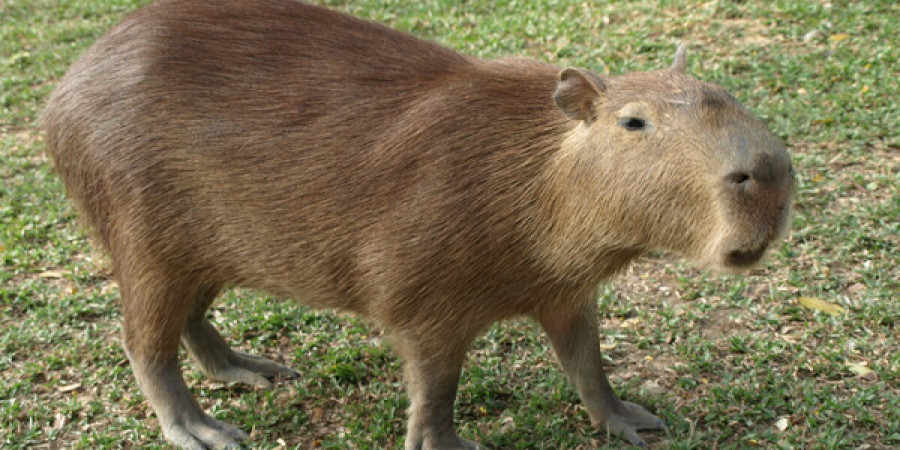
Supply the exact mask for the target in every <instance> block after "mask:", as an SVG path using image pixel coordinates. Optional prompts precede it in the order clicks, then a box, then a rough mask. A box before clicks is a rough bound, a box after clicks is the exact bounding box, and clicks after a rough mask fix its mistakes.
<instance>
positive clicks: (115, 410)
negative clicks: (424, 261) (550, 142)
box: [0, 0, 900, 449]
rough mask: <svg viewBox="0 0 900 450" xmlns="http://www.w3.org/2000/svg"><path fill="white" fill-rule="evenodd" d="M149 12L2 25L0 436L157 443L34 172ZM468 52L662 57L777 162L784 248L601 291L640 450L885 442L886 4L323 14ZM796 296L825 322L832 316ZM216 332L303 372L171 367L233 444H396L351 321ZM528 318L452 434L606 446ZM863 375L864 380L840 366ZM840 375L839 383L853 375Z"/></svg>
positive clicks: (889, 251) (364, 333) (366, 346)
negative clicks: (127, 20)
mask: <svg viewBox="0 0 900 450" xmlns="http://www.w3.org/2000/svg"><path fill="white" fill-rule="evenodd" d="M144 3H146V2H145V1H142V0H141V1H129V0H102V1H101V0H53V1H51V0H35V1H32V0H7V1H5V2H4V3H3V6H2V9H0V19H2V20H0V83H2V89H0V177H2V180H3V183H2V186H0V217H2V229H0V255H2V264H3V268H2V271H0V281H2V282H0V348H2V351H0V444H2V446H3V447H4V448H25V447H28V448H31V447H43V448H61V447H66V448H96V447H132V446H139V447H149V448H154V447H159V446H162V445H163V441H162V438H161V436H160V432H159V427H158V424H157V423H156V421H155V418H154V417H153V415H152V413H151V411H150V410H149V408H148V406H147V405H146V404H145V402H144V401H143V398H142V396H141V394H140V393H139V391H138V390H137V388H136V385H135V382H134V379H133V377H132V375H131V369H130V367H129V366H128V364H127V362H126V359H125V356H124V353H123V351H122V350H121V347H120V344H119V334H118V333H119V324H118V314H117V311H116V308H117V306H116V297H117V292H116V288H115V286H114V284H113V283H112V282H111V280H110V278H109V274H108V273H107V272H106V270H105V269H104V264H103V261H102V258H101V257H99V256H98V255H97V254H95V253H94V251H93V250H92V247H91V245H90V243H89V242H88V241H87V239H86V237H85V235H84V234H83V232H82V231H81V230H80V229H79V227H78V226H77V223H76V219H75V214H74V211H73V209H72V208H71V206H70V205H69V203H68V202H67V201H66V200H65V198H64V194H63V190H62V187H61V184H60V182H59V181H58V180H57V178H56V177H55V176H54V175H53V172H52V170H51V168H50V166H49V164H48V161H47V159H46V157H45V156H44V155H43V153H42V151H43V144H42V140H41V136H40V134H39V133H38V132H37V131H36V130H35V125H34V123H35V118H36V115H37V111H38V109H39V108H40V105H41V103H42V101H43V99H44V98H45V97H46V95H47V94H48V93H49V91H50V90H51V89H52V88H53V85H54V82H55V80H56V79H58V78H59V77H60V76H61V75H62V74H63V73H64V72H65V70H66V68H67V67H68V66H69V64H70V63H71V62H72V61H74V59H75V58H77V56H78V55H79V54H80V53H81V52H82V51H83V50H84V49H85V48H86V47H87V46H88V45H90V44H91V43H92V42H93V41H94V40H95V39H96V38H97V37H99V36H100V34H101V33H102V32H103V31H104V30H106V29H108V28H109V27H110V26H111V25H112V24H113V23H115V22H116V21H117V20H118V19H119V18H120V17H121V16H122V15H123V14H124V13H126V12H128V11H130V10H133V9H135V8H136V7H138V6H139V5H141V4H144ZM327 3H328V4H329V5H331V6H332V7H336V8H338V9H342V10H345V11H348V12H350V13H352V14H355V15H358V16H363V17H368V18H371V19H373V20H377V21H379V22H383V23H386V24H388V25H390V26H393V27H396V28H400V29H404V30H408V31H410V32H412V33H414V34H416V35H419V36H421V37H424V38H428V39H432V40H436V41H438V42H441V43H443V44H445V45H447V46H450V47H453V48H456V49H459V50H460V51H463V52H465V53H469V54H474V55H478V56H483V57H495V56H504V55H520V56H528V57H533V58H538V59H542V60H546V61H551V62H554V63H557V64H559V65H561V66H562V65H580V66H584V67H588V68H591V69H593V70H597V71H600V72H607V73H612V74H617V73H622V72H624V71H629V70H644V69H648V68H656V67H660V66H663V65H666V64H668V62H669V61H670V59H671V56H672V54H673V51H674V48H675V46H676V44H677V43H678V42H681V41H687V42H690V43H693V44H694V49H693V56H692V57H691V59H690V69H689V70H690V71H691V72H693V73H695V74H696V75H698V76H699V77H700V78H703V79H706V80H710V81H714V82H717V83H719V84H722V85H724V86H726V87H727V88H728V89H729V90H731V91H732V92H733V93H734V94H735V95H736V96H737V97H738V98H739V99H741V100H742V101H743V102H744V103H745V104H747V105H748V106H749V107H751V108H752V109H753V110H755V111H756V112H757V113H758V114H760V115H761V116H762V117H764V118H765V119H766V120H767V121H768V122H769V123H770V124H771V126H772V127H773V129H774V130H775V131H776V133H778V134H779V135H781V136H782V137H783V138H784V139H785V140H786V141H787V142H788V143H789V145H790V147H791V149H792V152H793V158H794V163H795V166H796V168H797V171H798V196H797V205H796V214H795V217H794V221H793V232H792V235H791V236H790V237H789V238H788V240H787V241H786V242H785V243H784V244H783V245H782V246H780V248H778V249H776V251H775V252H774V255H773V256H772V258H771V260H770V262H769V263H768V264H767V265H766V266H765V267H764V268H762V269H760V270H757V271H755V272H754V273H752V274H749V275H745V276H721V275H718V274H713V273H708V272H702V271H697V270H695V269H692V268H690V267H689V266H687V265H684V264H682V263H680V262H678V261H676V260H673V259H671V258H669V257H667V256H665V255H652V256H651V257H648V258H645V259H644V260H642V261H641V262H640V263H639V264H637V265H636V266H634V267H633V268H632V269H631V270H629V271H628V272H627V273H626V274H625V275H624V276H623V277H621V278H620V279H618V280H617V281H616V282H615V283H614V284H612V285H610V286H605V287H603V288H602V289H601V290H600V295H599V304H600V309H599V310H598V314H600V319H601V326H602V342H601V344H602V345H603V348H604V350H605V351H606V353H607V355H608V356H609V362H608V364H607V366H608V369H609V372H610V373H611V378H612V381H613V384H614V385H615V386H616V388H617V390H618V392H619V393H620V394H621V396H622V397H625V398H628V399H632V400H636V401H638V402H641V403H643V404H645V405H647V406H649V407H650V408H651V409H652V410H655V411H656V412H658V413H659V414H661V415H662V416H664V417H666V418H668V419H669V421H670V422H671V424H672V427H671V430H670V431H669V432H668V433H645V436H646V437H647V438H648V441H649V442H650V445H651V446H652V447H657V448H669V447H671V448H676V449H677V448H697V447H702V448H714V447H729V448H734V447H747V446H761V447H771V448H810V447H814V448H873V449H878V448H896V447H898V446H900V379H898V373H900V343H898V335H900V333H898V331H897V330H898V322H900V301H898V296H900V294H898V293H900V283H898V275H897V274H898V267H900V190H898V187H900V186H898V184H900V182H898V180H900V133H898V129H897V124H898V123H900V107H898V104H897V102H898V100H897V99H900V87H898V86H900V83H898V82H897V80H898V79H900V62H898V61H900V50H898V45H897V38H896V36H897V35H898V34H900V22H898V21H897V20H896V18H897V17H898V16H900V7H898V6H897V5H896V4H895V3H894V2H890V1H886V0H885V1H872V0H870V1H858V2H846V1H831V2H824V1H799V0H780V1H776V2H741V1H727V0H713V1H704V2H699V1H664V2H649V1H637V2H612V3H608V4H607V3H604V4H599V5H594V6H591V2H576V1H568V0H559V1H550V0H547V1H515V2H488V1H483V0H474V1H468V2H465V3H463V2H459V3H457V2H450V1H425V2H412V1H402V2H401V1H389V2H385V1H376V0H363V1H356V2H344V1H328V2H327ZM801 296H809V297H816V298H820V299H822V300H825V301H828V302H831V303H834V304H837V305H840V306H842V307H843V308H845V309H846V312H845V313H843V314H839V315H837V316H831V315H828V314H824V313H822V312H818V311H815V310H811V309H808V308H806V307H804V306H802V305H800V304H799V302H798V298H799V297H801ZM217 305H218V306H217V307H216V308H215V309H214V311H213V317H214V321H215V322H217V324H218V325H219V327H220V329H222V330H224V332H225V334H226V336H228V337H229V338H230V339H231V340H232V341H233V342H235V343H236V345H238V346H239V347H241V348H242V349H245V350H252V351H254V352H257V353H261V354H264V355H266V356H268V357H271V358H274V359H276V360H280V361H283V362H285V363H287V364H289V365H291V366H293V367H295V368H296V369H298V370H300V371H301V372H302V373H303V374H304V375H303V377H302V378H300V379H299V380H295V381H292V382H290V383H282V384H281V385H279V386H277V387H276V388H275V389H274V390H271V391H254V390H251V389H247V388H244V387H241V386H223V385H218V384H215V383H211V382H209V381H208V380H206V379H204V378H203V377H202V376H201V375H200V374H199V373H198V372H197V371H196V370H195V369H193V368H192V367H190V366H189V365H187V364H186V365H185V371H186V374H187V377H188V381H189V383H190V384H191V385H192V386H193V389H194V390H195V392H196V394H197V396H198V398H199V399H200V401H201V403H202V406H203V407H204V408H205V409H207V410H208V411H212V413H213V414H215V415H216V416H217V417H219V418H221V419H223V420H227V421H230V422H233V423H236V424H239V425H240V426H242V427H243V428H244V429H246V430H248V431H252V434H253V440H252V445H253V446H259V447H303V448H308V447H316V446H318V447H325V448H347V447H360V448H383V447H396V446H398V445H399V444H400V443H401V442H402V438H403V430H404V424H403V420H404V409H405V408H406V406H407V400H406V397H405V396H404V395H403V394H402V386H401V380H400V373H401V370H400V362H399V361H398V359H397V358H396V357H395V356H394V354H393V353H391V352H390V350H389V349H388V348H387V347H386V346H384V345H382V344H381V343H380V333H379V332H378V331H377V330H375V329H373V328H370V327H369V326H367V325H366V324H365V323H364V322H362V321H360V320H359V319H356V318H353V317H345V316H337V315H334V314H329V313H321V312H312V311H309V310H308V309H306V308H303V307H300V306H298V305H296V304H294V303H290V302H279V303H276V302H274V301H273V299H271V298H269V297H266V296H263V295H260V294H256V293H251V292H245V291H234V292H229V293H228V294H227V295H225V296H224V298H223V299H221V301H220V302H219V303H218V304H217ZM553 359H554V358H553V356H552V353H551V352H550V351H549V350H548V344H547V342H546V340H545V338H544V337H543V336H542V334H541V333H540V330H539V329H538V327H537V326H535V325H534V324H532V323H530V322H527V321H513V322H510V323H507V324H503V325H498V326H495V327H493V328H491V329H490V330H489V331H488V333H487V334H486V335H485V336H484V337H483V338H481V339H480V340H478V342H477V343H476V346H475V349H474V350H473V351H472V353H471V359H470V361H469V363H468V365H467V366H466V370H465V373H464V375H463V379H462V384H461V386H460V394H459V399H458V410H457V419H458V421H459V423H460V432H461V434H463V435H464V436H467V437H469V438H474V439H478V440H480V441H482V442H484V443H485V444H487V445H489V446H491V447H494V448H531V447H538V448H592V447H595V446H606V445H609V446H613V447H615V446H619V445H621V441H617V440H615V439H608V438H607V436H605V435H604V434H603V433H602V432H598V431H597V430H594V429H592V428H591V427H590V423H589V420H588V418H587V415H586V413H585V412H584V409H583V408H582V406H581V405H580V402H579V400H578V398H577V395H576V393H575V391H574V389H573V387H572V386H571V385H570V384H569V383H568V382H567V381H566V380H565V376H564V375H563V374H562V372H561V371H560V369H559V368H558V366H557V365H556V364H555V363H554V361H553ZM862 364H864V365H865V367H867V368H869V369H871V372H865V371H860V370H859V367H861V365H862ZM854 370H856V371H854Z"/></svg>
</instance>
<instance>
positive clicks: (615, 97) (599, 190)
mask: <svg viewBox="0 0 900 450" xmlns="http://www.w3.org/2000/svg"><path fill="white" fill-rule="evenodd" d="M684 69H685V52H684V47H682V48H679V51H678V52H677V54H676V56H675V62H674V63H673V64H672V66H671V67H669V68H668V69H666V70H660V71H652V72H640V73H630V74H626V75H622V76H616V77H605V76H599V75H596V74H593V73H590V72H587V71H584V70H580V69H566V70H563V71H562V72H561V73H560V76H559V84H558V86H557V91H556V93H555V97H554V98H555V101H556V103H557V105H558V106H559V107H560V109H562V111H563V112H564V113H565V114H566V115H567V116H568V117H569V118H571V119H573V120H575V121H577V122H579V123H578V124H577V126H575V127H574V128H573V131H572V132H571V134H570V135H569V136H568V137H567V139H566V142H565V144H564V145H563V148H562V151H561V153H560V155H559V157H558V158H557V160H556V161H555V163H554V169H553V170H552V171H551V172H552V175H551V179H550V184H551V185H552V186H551V196H552V197H553V199H552V201H551V203H550V204H552V205H554V206H552V209H553V210H554V212H553V215H554V216H557V217H556V218H555V220H554V221H555V222H556V223H555V225H554V226H553V228H554V230H553V233H556V234H558V236H559V238H558V240H557V241H556V246H557V247H558V248H565V247H569V250H572V248H571V243H572V242H574V240H575V239H582V240H586V241H588V242H591V244H590V245H594V246H598V247H596V248H595V249H594V250H595V251H596V250H597V249H598V248H599V249H603V248H609V249H611V248H612V247H614V246H615V244H619V245H621V244H625V245H626V246H630V247H631V248H632V249H634V250H635V252H636V253H640V252H642V251H646V250H650V249H663V250H669V251H673V252H676V253H678V254H682V255H684V256H686V257H688V258H689V259H691V260H694V261H695V262H698V263H699V264H700V265H703V266H711V267H716V268H723V269H728V270H734V269H740V268H745V267H750V266H752V265H754V264H755V263H757V262H758V261H759V260H760V259H761V258H762V256H763V254H764V253H765V250H766V249H767V248H768V247H769V246H770V245H771V243H772V242H773V240H775V239H776V238H778V237H779V236H780V235H781V234H782V233H783V232H784V230H785V229H786V227H787V222H788V217H789V213H790V210H791V197H792V193H793V188H794V181H793V178H794V176H793V170H792V168H791V161H790V157H789V155H788V153H787V151H786V150H785V147H784V145H783V143H782V142H781V140H780V139H779V138H778V137H776V136H775V135H774V134H773V133H772V132H771V131H769V129H768V128H767V127H766V125H765V124H763V123H762V122H761V121H760V120H759V119H757V118H756V117H755V116H754V115H753V114H752V113H750V112H749V111H748V110H747V109H745V108H744V107H743V106H741V105H740V104H739V103H738V102H737V100H735V99H734V97H732V96H731V95H730V94H729V93H728V92H726V91H725V90H724V89H722V88H721V87H719V86H716V85H714V84H710V83H705V82H701V81H698V80H696V79H694V78H692V77H690V76H688V75H685V73H684ZM582 245H584V244H582ZM620 248H621V247H620ZM575 253H578V252H577V251H576V252H572V253H570V254H575ZM558 256H560V255H558Z"/></svg>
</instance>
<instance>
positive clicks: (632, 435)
mask: <svg viewBox="0 0 900 450" xmlns="http://www.w3.org/2000/svg"><path fill="white" fill-rule="evenodd" d="M666 427H667V426H666V421H665V420H662V419H660V418H659V417H657V416H655V415H654V414H653V413H651V412H650V411H647V409H646V408H644V407H643V406H641V405H638V404H635V403H631V402H625V401H623V402H622V403H621V407H620V408H615V410H614V411H610V412H609V413H608V414H607V415H606V429H607V431H608V432H609V433H610V434H612V435H617V436H620V437H622V438H623V439H625V440H627V441H628V442H630V443H631V444H632V445H637V446H639V447H645V446H646V445H647V444H646V443H645V442H644V440H643V439H641V436H640V435H639V434H638V433H637V431H638V430H664V429H666Z"/></svg>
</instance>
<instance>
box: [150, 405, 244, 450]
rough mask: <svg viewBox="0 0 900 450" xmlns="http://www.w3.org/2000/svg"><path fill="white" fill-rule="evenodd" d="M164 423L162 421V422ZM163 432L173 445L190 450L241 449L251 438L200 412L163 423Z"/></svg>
mask: <svg viewBox="0 0 900 450" xmlns="http://www.w3.org/2000/svg"><path fill="white" fill-rule="evenodd" d="M160 422H162V420H160ZM162 431H163V434H164V435H165V436H166V439H168V440H169V442H171V443H172V444H174V445H175V446H177V447H180V448H184V449H190V450H205V449H210V448H214V449H239V448H242V447H241V442H242V441H244V440H246V439H248V438H249V437H250V436H249V435H248V434H247V433H245V432H243V431H241V430H239V429H237V428H235V427H233V426H231V425H229V424H227V423H225V422H222V421H220V420H216V419H213V418H212V417H210V416H208V415H206V414H204V413H203V412H200V413H199V415H197V414H189V415H186V416H184V417H177V418H175V420H173V421H170V422H168V423H165V422H163V423H162Z"/></svg>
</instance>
